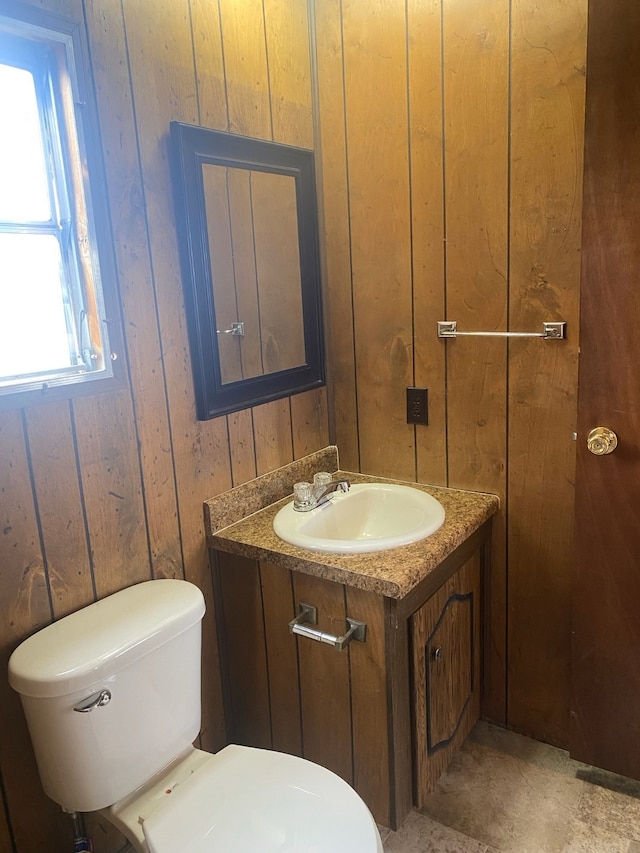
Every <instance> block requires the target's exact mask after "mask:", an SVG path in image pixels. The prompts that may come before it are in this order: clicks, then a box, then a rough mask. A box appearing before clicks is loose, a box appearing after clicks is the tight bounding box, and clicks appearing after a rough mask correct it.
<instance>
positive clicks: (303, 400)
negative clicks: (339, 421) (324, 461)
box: [291, 388, 330, 459]
mask: <svg viewBox="0 0 640 853" xmlns="http://www.w3.org/2000/svg"><path fill="white" fill-rule="evenodd" d="M327 406H328V402H327V389H326V388H317V389H315V390H313V391H304V392H303V393H302V394H294V396H293V397H291V426H292V431H293V458H294V459H300V458H301V457H302V456H307V455H308V454H309V453H312V452H313V449H314V448H318V447H327V446H328V445H329V443H330V442H329V429H328V422H329V418H328V413H327Z"/></svg>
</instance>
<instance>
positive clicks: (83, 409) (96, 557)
mask: <svg viewBox="0 0 640 853" xmlns="http://www.w3.org/2000/svg"><path fill="white" fill-rule="evenodd" d="M73 411H74V425H75V431H76V436H77V443H78V458H79V461H80V471H81V478H82V490H83V494H84V502H85V511H86V514H87V524H88V526H89V542H90V546H91V555H92V560H93V568H94V578H95V585H96V593H97V595H98V598H102V597H103V596H105V595H110V594H111V593H113V592H117V590H119V589H121V588H122V587H123V586H124V585H127V584H131V583H138V582H140V581H145V580H149V579H150V578H151V566H150V561H149V548H148V543H147V532H146V524H145V517H144V506H143V502H142V484H141V480H140V467H139V464H138V456H137V453H136V435H135V432H134V427H133V417H132V412H131V399H130V397H129V393H128V392H126V391H122V392H120V393H118V394H115V395H113V396H110V397H104V396H97V397H95V398H91V397H87V398H82V399H79V400H76V401H75V402H74V404H73Z"/></svg>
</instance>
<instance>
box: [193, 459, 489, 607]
mask: <svg viewBox="0 0 640 853" xmlns="http://www.w3.org/2000/svg"><path fill="white" fill-rule="evenodd" d="M337 464H338V461H337V451H336V448H326V449H325V450H324V451H319V453H317V454H312V455H311V456H308V457H305V459H304V460H300V461H299V462H294V463H292V464H291V466H285V467H284V468H281V469H278V471H277V472H272V473H271V474H267V475H265V477H264V478H262V477H259V478H257V479H256V480H252V481H251V483H247V484H245V485H244V486H239V487H237V488H236V489H232V490H231V491H229V492H225V493H224V494H223V495H218V496H217V497H216V498H213V499H212V500H210V501H206V502H205V519H206V524H207V539H208V542H209V545H210V547H212V548H216V549H218V550H219V551H226V552H228V553H231V554H237V555H239V556H243V557H248V558H249V559H253V560H266V561H268V562H271V563H275V564H277V565H279V566H281V567H282V568H285V569H290V570H294V571H301V572H305V573H307V574H310V575H315V576H317V577H322V578H325V579H327V580H332V581H336V582H337V583H344V584H348V585H350V586H355V587H358V588H360V589H366V590H371V591H373V592H376V593H378V594H379V595H384V596H388V597H389V598H395V599H401V598H404V597H405V596H406V595H408V594H409V593H410V592H411V591H412V590H413V589H414V588H415V587H416V586H417V585H418V584H419V583H420V582H421V581H422V580H424V578H425V577H426V576H427V575H429V574H430V572H432V571H433V570H434V569H436V568H437V567H438V566H439V565H440V564H441V563H442V562H443V560H445V559H446V558H447V557H448V556H449V555H450V554H451V553H452V552H453V551H454V550H455V549H456V548H457V547H458V546H459V545H461V544H462V543H463V542H464V541H465V540H466V539H468V537H469V536H470V535H471V534H472V533H474V532H475V531H476V530H477V529H478V528H479V527H480V526H481V525H482V524H483V523H484V522H485V521H487V520H488V519H489V518H491V516H492V515H494V514H495V513H496V512H497V510H498V507H499V500H498V498H497V497H496V496H495V495H488V494H483V493H481V492H465V491H459V490H456V489H446V488H441V487H439V486H427V485H422V484H419V483H418V484H416V483H406V482H403V481H402V480H389V479H385V478H383V477H372V476H367V475H365V474H354V473H352V472H348V471H339V470H338V468H337ZM315 471H330V472H331V473H333V474H334V479H336V475H339V476H340V477H345V478H346V479H348V480H350V481H351V482H352V483H367V482H386V483H401V484H403V485H409V486H413V487H414V488H418V489H421V490H422V491H424V492H427V493H428V494H430V495H433V496H434V497H435V498H437V499H438V500H439V501H440V503H441V504H442V506H443V507H444V510H445V520H444V523H443V525H442V527H441V528H440V529H439V530H437V531H436V532H435V533H433V534H432V535H431V536H429V537H428V538H427V539H423V540H421V541H420V542H415V543H413V544H412V545H403V546H402V547H400V548H393V549H391V550H389V551H376V552H373V553H369V554H329V553H325V552H316V551H309V550H306V549H303V548H297V547H296V546H295V545H289V544H288V543H287V542H284V541H283V540H282V539H280V538H279V537H278V536H276V534H275V533H274V531H273V519H274V516H275V515H276V513H277V512H278V510H279V509H280V508H281V507H282V506H284V504H286V503H287V502H288V501H290V500H291V499H292V498H291V494H292V486H293V482H296V481H298V480H305V479H306V480H311V479H313V473H314V472H315ZM283 490H286V491H285V492H284V493H283ZM278 492H279V494H278ZM265 495H266V498H265ZM284 495H286V496H284ZM278 497H280V498H281V499H280V500H278V499H277V498H278ZM269 499H270V501H273V502H269V503H268V505H266V506H265V505H264V503H263V501H266V500H269ZM234 516H235V518H234ZM243 516H246V517H243ZM235 519H238V520H235Z"/></svg>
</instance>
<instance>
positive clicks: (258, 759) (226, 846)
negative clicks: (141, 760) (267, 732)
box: [142, 745, 382, 853]
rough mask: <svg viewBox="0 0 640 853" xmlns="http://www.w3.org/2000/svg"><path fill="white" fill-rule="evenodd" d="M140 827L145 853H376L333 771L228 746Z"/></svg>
mask: <svg viewBox="0 0 640 853" xmlns="http://www.w3.org/2000/svg"><path fill="white" fill-rule="evenodd" d="M142 830H143V833H144V838H145V841H146V843H147V846H148V848H149V853H187V851H188V853H342V851H344V853H347V851H349V853H382V842H381V841H380V835H379V833H378V830H377V827H376V825H375V822H374V820H373V817H372V816H371V813H370V812H369V810H368V808H367V807H366V805H365V804H364V802H363V801H362V800H361V799H360V797H359V796H358V795H357V794H356V792H355V791H354V790H353V788H351V787H350V786H349V785H347V783H346V782H344V781H343V780H342V779H340V778H339V777H338V776H336V775H335V774H334V773H331V772H330V771H329V770H326V769H325V768H324V767H320V766H318V765H317V764H313V763H311V762H310V761H305V759H303V758H297V757H295V756H292V755H287V754H285V753H278V752H272V751H270V750H262V749H255V748H253V747H246V746H236V745H231V746H227V747H225V748H224V749H222V750H221V751H220V752H218V753H216V754H215V755H211V756H210V760H208V761H206V762H205V763H204V764H202V765H201V766H200V767H199V768H198V769H197V770H196V772H194V773H193V774H191V775H190V776H189V778H187V779H186V780H185V781H183V782H182V783H181V784H179V785H177V786H176V787H175V788H174V789H173V790H172V791H171V793H170V795H168V796H167V797H166V798H165V799H164V800H163V801H162V803H161V804H160V805H159V806H158V807H157V808H155V809H154V810H153V811H152V812H151V814H149V815H148V816H147V817H146V818H145V819H144V820H143V822H142Z"/></svg>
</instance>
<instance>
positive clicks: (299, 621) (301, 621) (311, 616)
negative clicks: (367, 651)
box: [289, 602, 367, 652]
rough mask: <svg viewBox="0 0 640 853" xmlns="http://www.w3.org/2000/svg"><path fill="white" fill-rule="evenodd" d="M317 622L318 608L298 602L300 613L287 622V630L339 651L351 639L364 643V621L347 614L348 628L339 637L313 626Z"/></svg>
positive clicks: (365, 626) (365, 634) (365, 631)
mask: <svg viewBox="0 0 640 853" xmlns="http://www.w3.org/2000/svg"><path fill="white" fill-rule="evenodd" d="M317 622H318V610H317V608H316V607H312V606H311V605H310V604H302V602H300V613H298V615H297V616H296V617H295V619H292V620H291V622H289V631H290V633H291V634H298V635H299V636H301V637H308V638H309V639H310V640H316V642H318V643H326V644H327V645H328V646H333V647H334V649H336V650H337V651H339V652H341V651H342V650H343V649H344V648H345V646H348V645H349V643H350V642H351V640H357V641H358V642H359V643H364V641H365V639H366V636H367V625H366V622H359V621H358V620H357V619H351V618H350V617H349V616H347V624H348V625H349V630H348V631H347V633H346V634H343V635H342V636H341V637H336V636H335V634H327V633H326V632H325V631H320V630H319V629H318V628H314V627H313V626H314V625H316V624H317Z"/></svg>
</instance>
